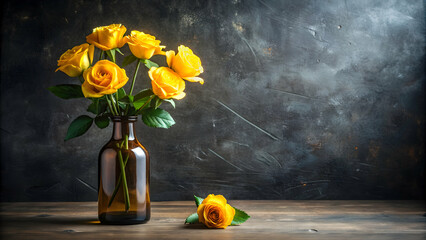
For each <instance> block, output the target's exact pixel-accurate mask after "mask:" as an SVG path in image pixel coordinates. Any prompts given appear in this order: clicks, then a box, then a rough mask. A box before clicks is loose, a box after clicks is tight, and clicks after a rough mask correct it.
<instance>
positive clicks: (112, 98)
mask: <svg viewBox="0 0 426 240" xmlns="http://www.w3.org/2000/svg"><path fill="white" fill-rule="evenodd" d="M108 97H109V98H110V100H111V105H112V109H114V113H113V114H114V115H116V116H119V114H118V110H117V107H116V104H115V101H114V97H113V96H112V95H111V94H110V95H108Z"/></svg>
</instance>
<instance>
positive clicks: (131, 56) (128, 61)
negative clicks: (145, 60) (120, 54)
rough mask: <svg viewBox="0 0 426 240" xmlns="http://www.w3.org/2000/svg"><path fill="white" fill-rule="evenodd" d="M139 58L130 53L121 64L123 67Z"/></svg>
mask: <svg viewBox="0 0 426 240" xmlns="http://www.w3.org/2000/svg"><path fill="white" fill-rule="evenodd" d="M137 59H138V58H137V57H135V55H133V54H130V55H129V56H126V57H125V58H124V60H123V64H121V65H122V66H123V67H125V66H127V65H129V64H131V63H132V62H134V61H136V60H137Z"/></svg>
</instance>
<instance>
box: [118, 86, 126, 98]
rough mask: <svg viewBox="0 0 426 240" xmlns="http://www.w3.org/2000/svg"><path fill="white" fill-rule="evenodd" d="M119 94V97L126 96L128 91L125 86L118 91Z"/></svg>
mask: <svg viewBox="0 0 426 240" xmlns="http://www.w3.org/2000/svg"><path fill="white" fill-rule="evenodd" d="M117 94H118V99H122V98H124V97H125V96H126V91H125V90H124V88H120V89H118V91H117Z"/></svg>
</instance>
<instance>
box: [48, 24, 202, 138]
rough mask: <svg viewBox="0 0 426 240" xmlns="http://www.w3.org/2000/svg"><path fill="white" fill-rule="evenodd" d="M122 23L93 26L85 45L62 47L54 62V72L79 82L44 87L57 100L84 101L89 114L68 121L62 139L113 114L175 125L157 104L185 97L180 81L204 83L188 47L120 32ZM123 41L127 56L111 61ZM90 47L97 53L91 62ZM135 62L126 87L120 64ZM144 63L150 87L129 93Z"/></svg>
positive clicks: (102, 123) (197, 60) (106, 122)
mask: <svg viewBox="0 0 426 240" xmlns="http://www.w3.org/2000/svg"><path fill="white" fill-rule="evenodd" d="M125 33H126V27H125V26H124V25H122V24H111V25H109V26H103V27H97V28H95V29H93V32H92V33H91V34H89V35H88V36H87V37H86V41H87V43H83V44H81V45H79V46H75V47H73V48H72V49H70V50H67V51H66V52H65V53H64V54H62V56H61V57H60V59H59V60H58V68H57V69H56V71H62V72H64V73H65V74H67V75H68V76H70V77H76V78H78V79H79V80H80V82H79V84H61V85H56V86H52V87H50V88H49V90H50V91H51V92H52V93H53V94H54V95H56V96H58V97H60V98H62V99H72V98H82V97H85V98H87V99H90V101H91V104H90V105H89V107H88V109H87V111H88V112H90V113H93V114H95V117H91V116H88V115H81V116H79V117H77V118H76V119H75V120H73V121H72V122H71V124H70V126H69V128H68V131H67V134H66V137H65V140H69V139H71V138H75V137H78V136H81V135H83V134H84V133H85V132H86V131H87V130H88V129H89V128H90V127H91V125H92V124H93V122H94V123H95V125H96V126H98V127H99V128H101V129H102V128H106V127H108V125H109V122H110V118H111V117H113V116H137V115H141V116H142V121H143V122H144V123H145V124H146V125H147V126H149V127H157V128H169V127H171V126H172V125H173V124H175V121H174V119H173V118H172V117H171V115H170V114H169V113H168V112H167V111H165V110H164V109H161V108H160V105H161V104H162V103H163V102H168V103H170V104H171V105H172V106H173V107H175V102H174V99H176V100H179V99H182V98H184V97H185V92H184V90H185V81H189V82H199V83H201V84H203V83H204V80H203V79H202V78H200V77H198V76H199V75H200V74H201V73H203V67H202V65H201V60H200V58H199V57H198V56H196V55H195V54H194V53H193V52H192V50H191V49H190V48H188V47H186V46H183V45H180V46H179V47H178V52H177V53H175V51H166V52H165V51H163V50H164V48H165V46H162V45H160V43H161V41H160V40H158V39H156V38H155V37H154V36H152V35H150V34H146V33H143V32H140V31H136V30H134V31H131V33H130V35H127V36H124V34H125ZM125 44H127V45H128V46H129V49H130V52H131V54H130V55H128V56H125V57H124V59H123V62H122V64H121V67H120V66H119V65H117V59H116V53H119V54H121V55H123V53H122V52H121V51H120V48H122V47H123V46H124V45H125ZM95 50H97V51H98V52H99V53H98V54H99V55H98V56H99V57H98V60H97V61H95V60H94V55H95ZM154 55H163V56H165V57H166V60H167V65H168V66H166V67H160V66H159V65H158V64H157V63H155V62H153V61H151V60H150V58H151V57H152V56H154ZM133 62H135V63H136V68H135V72H134V74H133V77H132V80H131V84H130V88H129V89H128V90H127V91H126V90H125V89H124V87H125V86H126V85H127V83H128V82H129V77H128V76H127V73H126V70H125V69H124V67H126V66H127V65H129V64H131V63H133ZM141 64H144V65H145V66H146V67H147V68H148V69H149V70H148V72H147V73H148V76H149V78H150V79H151V86H152V87H151V88H149V89H144V90H142V91H140V92H138V93H136V94H135V93H134V92H133V90H134V86H135V82H136V78H137V74H138V71H139V68H140V65H141Z"/></svg>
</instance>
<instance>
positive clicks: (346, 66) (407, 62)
mask: <svg viewBox="0 0 426 240" xmlns="http://www.w3.org/2000/svg"><path fill="white" fill-rule="evenodd" d="M1 23H2V26H1V28H2V37H1V180H2V181H1V190H2V192H1V200H3V201H62V200H66V201H80V200H96V198H97V195H96V189H95V187H96V186H97V156H98V152H99V150H100V148H101V147H102V146H103V144H104V143H105V142H107V140H108V139H109V137H110V135H111V127H109V128H107V129H106V130H99V129H97V128H96V127H95V126H93V127H92V128H91V129H90V130H89V132H88V133H87V134H86V135H85V136H83V137H80V138H77V139H73V140H70V141H68V142H64V141H63V138H64V137H65V134H66V130H67V128H68V125H69V124H70V122H71V121H72V120H73V119H74V118H76V117H77V116H79V115H81V114H83V113H85V110H86V108H87V106H88V104H89V102H88V101H86V100H85V99H77V100H62V99H59V98H56V97H55V96H53V95H52V94H51V93H49V92H48V91H47V90H46V88H47V87H49V86H52V85H55V84H61V83H72V82H73V81H76V80H75V79H71V78H68V77H67V76H66V75H65V74H63V73H61V72H57V73H55V72H54V71H55V69H56V61H57V59H58V58H59V56H60V55H61V54H62V53H63V52H64V51H66V50H67V49H69V48H71V47H73V46H75V45H78V44H81V43H83V42H84V41H85V36H86V35H88V34H89V33H90V32H91V30H92V28H95V27H97V26H104V25H109V24H111V23H122V24H124V25H125V26H126V27H127V29H128V32H127V33H129V32H130V31H131V30H132V29H136V30H140V31H144V32H146V33H150V34H152V35H155V36H156V37H157V38H158V39H160V40H161V41H162V44H164V45H166V46H167V49H168V50H171V49H174V50H177V46H178V45H180V44H184V45H186V46H189V47H190V48H192V49H193V50H194V52H195V53H196V54H197V55H198V56H200V58H201V60H202V63H203V66H204V69H205V73H204V74H202V77H203V78H204V79H205V81H206V83H205V84H204V85H200V84H196V83H192V84H190V83H188V84H187V90H186V92H187V97H186V98H184V99H183V100H181V101H178V102H177V107H176V109H172V108H171V107H167V110H169V111H170V112H171V113H172V116H173V117H174V118H175V120H176V122H177V124H176V125H175V126H173V127H172V128H171V129H169V130H163V129H151V128H148V127H146V126H144V125H143V124H142V123H140V124H138V126H137V134H138V137H139V139H140V141H141V142H142V143H143V144H144V145H145V146H146V147H147V149H148V150H149V152H150V154H151V167H152V172H151V174H152V177H151V182H152V184H151V196H152V199H154V200H181V199H191V197H192V194H197V195H201V196H205V195H206V194H208V193H216V194H219V193H221V194H224V195H225V196H226V197H228V198H231V199H401V198H416V199H419V198H424V187H425V186H424V170H425V153H424V147H425V146H424V144H425V135H424V133H423V132H424V130H425V129H424V128H425V97H424V86H425V74H424V67H425V58H424V57H425V9H424V6H423V2H422V1H399V0H391V1H388V0H381V1H379V0H377V1H370V0H365V1H339V0H335V1H266V0H258V1H243V0H231V1H156V0H155V1H154V0H153V1H86V0H79V1H7V0H6V1H3V3H2V20H1ZM123 49H124V51H125V52H126V53H127V52H128V48H127V46H125V47H124V48H123ZM154 60H156V61H159V62H160V63H161V64H165V61H164V57H161V56H157V57H155V58H154ZM133 70H134V65H132V66H129V67H128V68H127V71H128V72H129V73H132V72H133ZM143 71H145V69H143ZM139 76H140V78H139V79H138V82H137V86H136V88H137V90H139V89H142V88H145V87H147V86H149V81H148V78H147V75H146V72H141V73H140V75H139Z"/></svg>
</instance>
